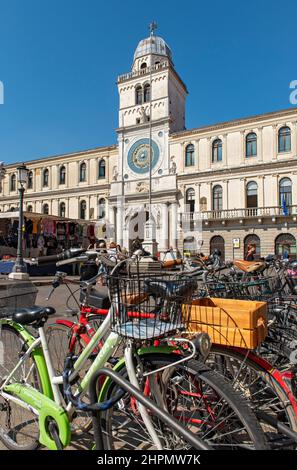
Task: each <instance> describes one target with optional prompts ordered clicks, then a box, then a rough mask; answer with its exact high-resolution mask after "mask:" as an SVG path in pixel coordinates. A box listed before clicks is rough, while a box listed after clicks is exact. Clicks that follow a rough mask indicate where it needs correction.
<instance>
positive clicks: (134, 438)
mask: <svg viewBox="0 0 297 470" xmlns="http://www.w3.org/2000/svg"><path fill="white" fill-rule="evenodd" d="M140 360H141V368H142V369H143V371H144V372H148V371H156V370H157V369H158V368H160V367H162V366H164V365H166V366H168V368H167V369H165V370H164V371H161V372H157V373H156V374H153V377H154V379H153V383H154V386H153V388H151V389H150V392H149V393H148V397H149V398H151V399H153V400H154V401H156V402H157V404H158V405H159V406H163V408H164V409H166V410H167V411H168V413H170V414H171V415H172V416H174V417H175V418H176V419H178V421H179V422H180V424H181V425H182V426H185V427H186V428H188V429H190V430H191V431H192V432H193V433H195V434H196V435H197V437H199V438H201V439H203V440H204V441H206V442H207V443H208V444H209V445H210V446H211V447H212V448H215V449H222V450H223V449H228V450H231V449H241V448H243V449H265V448H267V442H266V438H265V435H264V433H263V431H262V429H261V427H260V425H259V423H258V421H257V419H256V417H255V415H254V413H253V412H252V411H251V410H250V408H249V407H248V405H247V403H246V402H245V400H244V399H243V398H242V397H241V396H240V394H238V392H236V391H235V390H234V389H233V388H232V387H231V386H230V384H228V383H227V382H226V381H225V380H224V379H222V377H221V376H219V375H218V374H217V373H216V372H214V371H212V370H210V369H208V368H206V367H205V365H204V364H201V363H199V362H198V361H190V362H187V364H186V365H184V364H178V365H174V364H175V362H176V360H177V358H176V356H164V357H163V356H158V357H155V356H153V355H151V356H145V357H144V356H142V357H141V358H140ZM117 372H119V371H117ZM120 373H121V374H122V375H123V377H127V371H126V367H125V366H123V368H122V370H121V371H120ZM146 380H147V379H145V380H144V382H143V383H142V386H143V387H146V385H147V382H146ZM118 391H119V388H118V386H117V385H115V384H114V383H112V382H109V384H108V386H107V388H106V390H105V393H104V397H101V399H102V400H104V401H105V400H106V399H108V398H110V397H112V396H114V394H116V393H118ZM160 401H161V403H160ZM151 420H152V422H153V425H154V428H155V430H156V432H157V435H158V437H159V439H160V440H161V442H162V446H163V448H164V449H168V450H180V449H188V448H189V445H188V444H187V443H186V442H185V441H184V440H183V438H181V437H180V436H179V435H177V434H176V433H175V432H173V431H172V430H171V429H168V427H166V426H164V423H161V422H160V421H159V420H158V419H157V418H156V417H154V416H152V415H151ZM101 425H102V436H103V443H104V448H105V449H106V450H110V449H121V450H122V449H123V450H124V449H127V450H132V449H136V450H148V449H154V448H155V447H154V444H153V442H152V440H151V437H150V435H149V433H148V431H147V429H146V427H145V426H144V423H143V421H142V419H141V416H140V414H139V412H138V409H137V404H136V403H135V401H134V400H133V398H132V399H131V397H130V396H129V395H128V394H127V395H125V396H124V397H123V398H122V399H121V400H120V401H119V402H118V404H117V405H116V406H114V407H113V408H111V409H109V410H107V411H105V412H102V415H101Z"/></svg>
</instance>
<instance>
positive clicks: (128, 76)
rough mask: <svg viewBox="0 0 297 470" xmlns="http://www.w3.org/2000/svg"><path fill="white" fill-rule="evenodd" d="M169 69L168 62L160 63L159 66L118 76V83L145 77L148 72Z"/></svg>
mask: <svg viewBox="0 0 297 470" xmlns="http://www.w3.org/2000/svg"><path fill="white" fill-rule="evenodd" d="M168 67H169V62H167V61H165V62H160V64H156V65H152V66H151V67H146V68H145V69H140V70H136V71H135V72H130V73H125V74H123V75H119V76H118V83H121V82H124V81H126V80H130V79H131V78H136V77H141V76H143V75H147V74H149V73H150V72H156V71H157V70H163V69H167V68H168Z"/></svg>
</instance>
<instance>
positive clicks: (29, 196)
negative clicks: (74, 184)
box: [0, 183, 110, 204]
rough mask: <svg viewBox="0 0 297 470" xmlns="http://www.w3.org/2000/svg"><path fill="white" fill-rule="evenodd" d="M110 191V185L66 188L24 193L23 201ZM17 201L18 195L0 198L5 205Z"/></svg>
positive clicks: (0, 201)
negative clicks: (7, 202)
mask: <svg viewBox="0 0 297 470" xmlns="http://www.w3.org/2000/svg"><path fill="white" fill-rule="evenodd" d="M109 189H110V184H108V183H106V184H102V185H95V186H94V185H92V186H84V187H81V188H68V189H53V190H52V191H38V192H32V193H27V192H25V194H24V199H25V200H26V201H27V200H34V199H35V198H36V199H40V198H41V199H49V198H52V197H57V198H59V199H60V198H61V197H73V196H75V195H77V194H83V195H86V196H88V195H89V194H88V193H89V192H91V193H92V194H90V195H91V196H92V195H93V194H94V192H96V193H98V191H101V190H105V191H108V190H109ZM16 200H17V201H18V200H19V196H18V195H13V196H12V195H7V196H1V198H0V204H3V203H5V202H6V201H16Z"/></svg>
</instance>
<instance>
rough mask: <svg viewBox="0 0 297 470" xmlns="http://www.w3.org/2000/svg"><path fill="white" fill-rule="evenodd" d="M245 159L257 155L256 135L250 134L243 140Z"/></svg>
mask: <svg viewBox="0 0 297 470" xmlns="http://www.w3.org/2000/svg"><path fill="white" fill-rule="evenodd" d="M245 155H246V157H255V156H256V155H257V134H255V132H250V133H249V134H248V135H247V136H246V138H245Z"/></svg>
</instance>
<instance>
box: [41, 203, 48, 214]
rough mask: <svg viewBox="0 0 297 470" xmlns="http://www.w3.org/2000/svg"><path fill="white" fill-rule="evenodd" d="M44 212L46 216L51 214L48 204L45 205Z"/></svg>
mask: <svg viewBox="0 0 297 470" xmlns="http://www.w3.org/2000/svg"><path fill="white" fill-rule="evenodd" d="M42 212H43V213H44V214H46V215H48V214H49V207H48V204H43V208H42Z"/></svg>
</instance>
